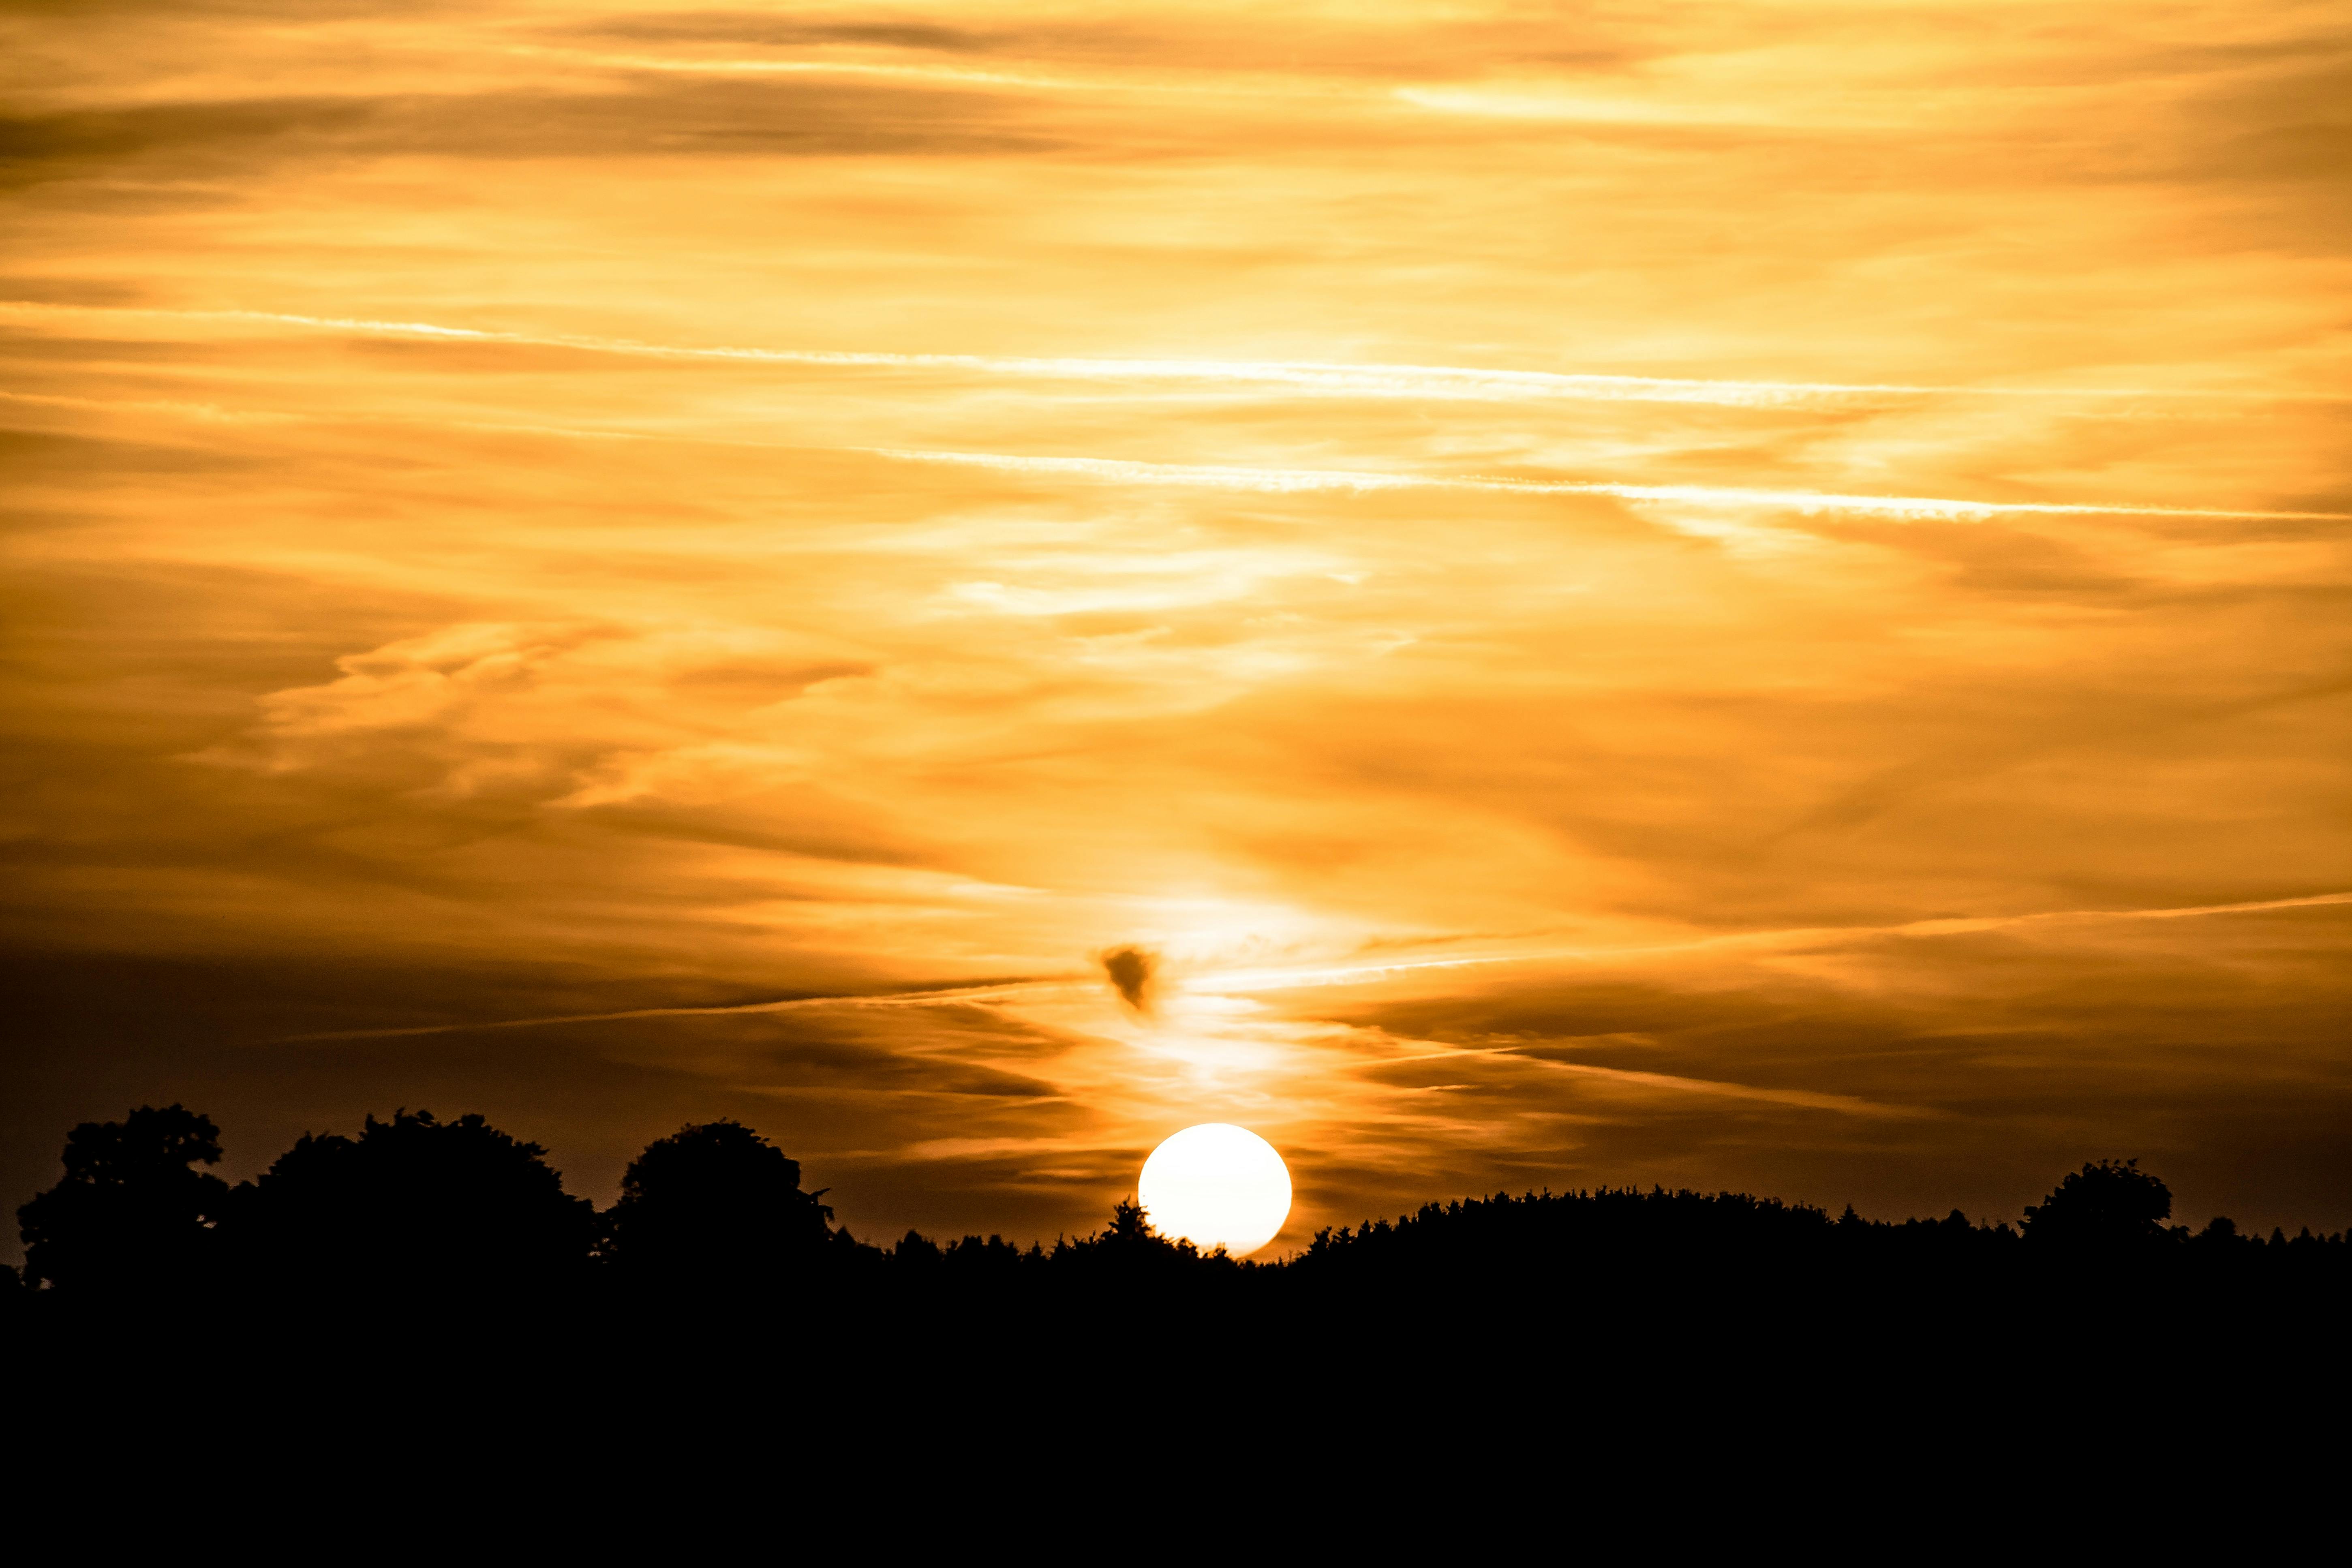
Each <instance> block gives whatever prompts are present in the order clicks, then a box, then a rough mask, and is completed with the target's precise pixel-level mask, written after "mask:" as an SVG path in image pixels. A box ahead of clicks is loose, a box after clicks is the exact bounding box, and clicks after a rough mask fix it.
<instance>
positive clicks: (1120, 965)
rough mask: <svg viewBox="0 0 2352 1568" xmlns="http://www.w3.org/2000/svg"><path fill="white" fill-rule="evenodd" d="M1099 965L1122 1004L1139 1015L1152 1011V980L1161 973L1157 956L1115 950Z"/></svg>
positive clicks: (1145, 950)
mask: <svg viewBox="0 0 2352 1568" xmlns="http://www.w3.org/2000/svg"><path fill="white" fill-rule="evenodd" d="M1100 962H1101V963H1102V967H1103V973H1104V974H1105V975H1106V976H1108V979H1109V981H1110V984H1111V989H1112V990H1114V991H1116V992H1118V999H1119V1000H1120V1001H1122V1002H1124V1003H1126V1004H1127V1005H1129V1007H1132V1008H1133V1009H1135V1011H1137V1012H1139V1013H1149V1012H1150V1011H1151V1006H1152V980H1153V978H1154V976H1155V975H1156V974H1157V973H1158V972H1159V969H1160V955H1159V954H1158V953H1155V952H1152V951H1151V950H1150V949H1149V948H1142V947H1114V948H1112V949H1111V950H1110V951H1109V952H1105V953H1104V954H1103V955H1102V958H1101V960H1100Z"/></svg>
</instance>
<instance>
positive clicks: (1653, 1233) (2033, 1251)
mask: <svg viewBox="0 0 2352 1568" xmlns="http://www.w3.org/2000/svg"><path fill="white" fill-rule="evenodd" d="M221 1158H222V1149H221V1144H220V1134H219V1130H218V1128H217V1127H216V1126H215V1124H214V1122H213V1121H211V1119H210V1118H208V1117H205V1116H203V1115H200V1114H197V1113H196V1112H194V1111H191V1110H186V1109H184V1107H182V1106H179V1105H170V1106H163V1107H160V1108H159V1107H152V1106H142V1107H140V1108H139V1109H137V1110H132V1111H131V1112H130V1113H129V1114H128V1115H127V1116H125V1117H124V1118H123V1119H122V1120H121V1121H100V1122H85V1123H83V1124H81V1125H80V1126H78V1127H76V1128H74V1129H73V1130H72V1131H71V1132H69V1133H68V1135H67V1138H66V1142H65V1148H64V1152H63V1164H64V1174H63V1176H62V1178H61V1179H60V1180H59V1181H58V1183H57V1184H55V1185H54V1186H52V1187H50V1188H49V1189H48V1190H47V1191H46V1192H43V1193H41V1194H38V1195H37V1196H36V1197H34V1198H33V1199H32V1200H31V1201H30V1202H28V1203H26V1204H25V1205H23V1206H22V1207H21V1208H19V1209H18V1210H17V1217H18V1221H19V1225H20V1229H21V1234H22V1236H23V1239H24V1242H25V1247H26V1262H25V1267H24V1268H23V1270H22V1271H21V1272H19V1271H16V1270H11V1271H9V1272H8V1275H7V1278H6V1279H0V1291H5V1296H6V1300H7V1301H8V1303H9V1304H10V1307H11V1310H27V1309H32V1308H33V1307H34V1304H35V1303H53V1304H54V1305H55V1307H56V1308H57V1309H58V1310H63V1309H68V1308H69V1307H70V1306H71V1305H72V1304H73V1303H76V1302H81V1303H89V1304H93V1305H105V1304H110V1303H111V1304H118V1305H119V1304H124V1303H153V1302H157V1301H165V1300H190V1299H194V1298H199V1297H212V1298H230V1299H238V1298H242V1299H247V1300H254V1299H260V1300H276V1301H287V1300H305V1301H309V1302H310V1303H312V1304H313V1305H314V1306H316V1305H319V1304H325V1305H329V1306H331V1305H334V1304H336V1303H341V1304H343V1305H345V1306H348V1307H350V1308H352V1310H362V1309H364V1308H369V1307H372V1306H377V1305H381V1304H383V1303H384V1302H386V1301H389V1300H414V1299H417V1298H438V1299H441V1300H492V1299H501V1298H518V1297H531V1298H534V1299H540V1300H545V1299H547V1298H549V1297H551V1296H555V1297H572V1298H580V1297H595V1296H599V1295H600V1294H601V1295H603V1296H605V1297H614V1298H619V1299H633V1298H655V1299H665V1298H666V1299H670V1300H681V1299H696V1298H699V1299H710V1298H716V1297H734V1298H739V1299H742V1300H766V1299H773V1298H776V1297H779V1296H782V1295H789V1294H791V1293H793V1292H795V1291H806V1290H808V1289H812V1288H816V1287H822V1286H835V1287H840V1288H844V1289H864V1290H866V1291H867V1292H869V1293H873V1292H880V1293H883V1294H894V1295H896V1296H900V1297H903V1296H906V1295H908V1293H910V1292H912V1293H915V1294H920V1293H922V1292H924V1291H927V1290H929V1291H934V1292H936V1291H939V1290H954V1289H963V1290H966V1291H982V1292H985V1291H988V1290H991V1289H997V1290H1011V1291H1026V1292H1030V1293H1033V1294H1034V1293H1036V1292H1040V1291H1042V1292H1045V1293H1048V1294H1050V1293H1052V1292H1053V1291H1054V1290H1055V1289H1058V1288H1060V1287H1061V1286H1063V1285H1065V1284H1083V1283H1085V1282H1089V1281H1091V1282H1095V1283H1105V1282H1113V1283H1117V1284H1119V1285H1121V1286H1134V1285H1138V1284H1143V1285H1148V1286H1150V1287H1152V1288H1154V1289H1160V1290H1162V1291H1175V1292H1178V1293H1180V1294H1184V1295H1187V1296H1188V1298H1189V1297H1199V1298H1200V1299H1202V1300H1209V1299H1211V1298H1216V1297H1222V1298H1223V1299H1227V1300H1244V1299H1246V1298H1248V1297H1250V1296H1251V1295H1253V1294H1255V1296H1256V1297H1257V1298H1258V1299H1261V1300H1264V1299H1268V1297H1269V1293H1274V1294H1281V1293H1285V1292H1287V1293H1289V1294H1290V1295H1291V1296H1293V1297H1300V1298H1301V1299H1303V1297H1301V1293H1304V1296H1306V1297H1313V1296H1318V1295H1320V1294H1323V1293H1326V1292H1328V1291H1329V1290H1331V1289H1342V1290H1346V1291H1363V1290H1368V1289H1369V1290H1374V1291H1377V1290H1381V1289H1388V1290H1408V1291H1423V1292H1430V1291H1435V1292H1441V1293H1442V1292H1444V1291H1447V1290H1455V1289H1483V1288H1488V1287H1495V1288H1502V1287H1515V1288H1521V1289H1531V1290H1538V1291H1549V1290H1575V1289H1589V1288H1590V1286H1591V1282H1592V1281H1595V1280H1611V1281H1622V1282H1625V1286H1626V1288H1629V1289H1658V1288H1660V1287H1661V1285H1662V1282H1670V1281H1682V1280H1687V1279H1691V1278H1693V1277H1696V1276H1701V1275H1703V1276H1706V1277H1707V1278H1708V1279H1717V1280H1723V1279H1738V1280H1742V1281H1746V1282H1748V1283H1749V1284H1751V1285H1753V1284H1757V1283H1758V1282H1766V1283H1769V1282H1771V1281H1780V1282H1783V1283H1786V1282H1789V1281H1804V1280H1813V1281H1822V1282H1826V1281H1831V1280H1853V1279H1881V1280H1884V1279H1912V1280H1923V1279H1924V1280H1931V1281H1941V1282H1945V1283H1947V1284H1955V1285H1960V1286H1966V1285H1970V1284H1975V1285H1982V1284H1986V1283H1988V1282H1998V1281H2002V1280H2012V1279H2022V1278H2026V1277H2029V1276H2031V1277H2034V1278H2042V1277H2046V1276H2048V1275H2049V1274H2050V1273H2051V1271H2053V1270H2058V1271H2061V1272H2063V1271H2066V1270H2073V1271H2074V1272H2075V1273H2077V1274H2079V1273H2080V1272H2081V1271H2082V1270H2084V1269H2086V1268H2089V1269H2100V1270H2105V1271H2109V1272H2111V1273H2112V1272H2116V1271H2125V1272H2129V1273H2133V1274H2134V1275H2136V1276H2137V1277H2139V1278H2142V1279H2159V1278H2165V1279H2175V1280H2177V1281H2181V1282H2186V1283H2189V1284H2194V1285H2203V1286H2207V1287H2210V1286H2212V1285H2214V1284H2215V1283H2216V1282H2228V1281H2231V1280H2239V1281H2271V1282H2278V1281H2288V1282H2293V1283H2296V1284H2300V1285H2306V1286H2318V1287H2320V1288H2323V1289H2326V1290H2328V1291H2330V1292H2334V1291H2336V1290H2340V1289H2343V1288H2344V1287H2346V1286H2347V1284H2352V1233H2346V1232H2337V1233H2334V1234H2326V1235H2315V1234H2314V1233H2313V1232H2311V1231H2310V1230H2309V1229H2308V1228H2305V1229H2304V1230H2302V1231H2301V1232H2299V1233H2298V1234H2297V1235H2295V1236H2294V1237H2288V1236H2286V1235H2285V1234H2284V1231H2283V1230H2281V1229H2273V1231H2272V1232H2271V1233H2270V1235H2269V1236H2268V1237H2261V1236H2255V1235H2250V1234H2246V1233H2242V1232H2241V1231H2240V1230H2239V1228H2238V1227H2237V1226H2235V1225H2233V1224H2232V1223H2231V1221H2230V1220H2228V1219H2225V1218H2217V1219H2214V1220H2212V1221H2211V1222H2210V1223H2209V1224H2207V1225H2206V1226H2203V1227H2201V1228H2200V1229H2197V1230H2194V1231H2192V1230H2191V1229H2190V1227H2189V1226H2185V1225H2177V1224H2173V1223H2172V1195H2171V1193H2170V1192H2169V1190H2168V1188H2167V1187H2166V1185H2165V1184H2164V1183H2163V1182H2162V1181H2161V1180H2159V1179H2158V1177H2157V1176H2155V1175H2154V1174H2152V1173H2147V1172H2145V1171H2142V1170H2141V1169H2139V1167H2138V1164H2137V1162H2135V1161H2112V1160H2103V1161H2097V1162H2094V1163H2088V1164H2085V1165H2084V1166H2083V1167H2082V1168H2081V1169H2080V1170H2078V1171H2075V1172H2074V1173H2070V1174H2068V1175H2066V1176H2065V1177H2064V1178H2063V1180H2062V1181H2060V1182H2059V1183H2058V1184H2057V1185H2056V1187H2055V1188H2054V1189H2053V1191H2052V1192H2051V1193H2050V1194H2049V1195H2048V1196H2047V1197H2046V1198H2044V1199H2043V1200H2042V1202H2041V1203H2040V1204H2037V1205H2032V1207H2029V1208H2028V1209H2026V1210H2025V1212H2024V1214H2023V1215H2021V1218H2020V1220H2019V1222H2018V1223H2017V1224H2015V1225H2011V1224H2009V1223H2007V1222H2005V1221H2001V1222H1988V1223H1982V1224H1979V1223H1976V1222H1972V1221H1970V1220H1969V1218H1968V1217H1967V1216H1966V1215H1962V1214H1961V1213H1959V1212H1958V1210H1954V1211H1953V1212H1952V1213H1951V1214H1950V1215H1947V1216H1946V1217H1945V1218H1943V1219H1939V1220H1923V1219H1910V1220H1905V1221H1902V1222H1899V1223H1892V1222H1886V1221H1874V1220H1864V1219H1863V1218H1862V1217H1860V1216H1859V1215H1856V1214H1855V1212H1854V1211H1853V1208H1852V1207H1850V1206H1849V1207H1848V1208H1847V1209H1846V1210H1845V1211H1844V1212H1843V1214H1842V1215H1835V1216H1832V1215H1830V1214H1829V1213H1828V1212H1827V1211H1826V1210H1824V1209H1821V1208H1817V1207H1813V1206H1811V1205H1803V1204H1790V1203H1783V1202H1781V1201H1780V1200H1779V1199H1773V1198H1759V1197H1755V1196H1751V1195H1749V1194H1742V1193H1713V1194H1706V1193H1698V1192H1692V1191H1674V1192H1669V1191H1666V1190H1664V1189H1663V1188H1658V1187H1653V1188H1651V1189H1649V1190H1646V1191H1643V1190H1640V1189H1635V1188H1632V1187H1626V1188H1601V1189H1598V1190H1590V1191H1576V1192H1567V1193H1558V1194H1555V1193H1550V1192H1543V1193H1528V1194H1520V1195H1517V1196H1513V1195H1511V1194H1504V1193H1498V1194H1494V1195H1493V1196H1491V1197H1474V1198H1465V1199H1460V1200H1456V1201H1454V1202H1451V1203H1446V1204H1437V1203H1431V1204H1427V1205H1423V1207H1422V1208H1421V1209H1420V1210H1418V1211H1417V1212H1415V1213H1412V1214H1409V1215H1399V1216H1397V1218H1396V1219H1395V1220H1394V1221H1390V1220H1388V1219H1385V1218H1381V1219H1375V1220H1371V1221H1369V1222H1367V1223H1365V1224H1363V1225H1361V1226H1352V1227H1348V1228H1341V1229H1326V1230H1321V1231H1318V1232H1317V1233H1316V1234H1315V1236H1314V1237H1313V1239H1312V1241H1311V1243H1310V1244H1309V1245H1308V1246H1307V1247H1306V1248H1305V1249H1304V1250H1303V1251H1301V1252H1300V1253H1298V1254H1297V1255H1296V1256H1295V1257H1293V1258H1290V1259H1289V1260H1287V1261H1286V1262H1281V1263H1271V1264H1261V1263H1255V1262H1239V1261H1236V1260H1234V1259H1233V1258H1229V1257H1226V1256H1225V1255H1224V1254H1223V1251H1222V1250H1220V1251H1216V1252H1213V1253H1209V1254H1205V1255H1204V1254H1202V1252H1201V1251H1199V1250H1198V1249H1197V1248H1195V1247H1192V1245H1191V1244H1190V1243H1189V1242H1182V1241H1171V1240H1170V1239H1168V1238H1166V1237H1161V1236H1160V1235H1158V1234H1157V1233H1156V1232H1155V1231H1154V1230H1153V1228H1152V1226H1151V1224H1150V1216H1149V1215H1147V1214H1146V1213H1145V1212H1144V1211H1143V1210H1142V1209H1141V1208H1139V1206H1138V1205H1136V1204H1135V1203H1134V1202H1133V1201H1132V1200H1123V1201H1121V1202H1120V1203H1119V1204H1118V1205H1116V1206H1115V1207H1114V1208H1113V1210H1112V1212H1111V1214H1110V1215H1109V1216H1108V1220H1107V1222H1106V1223H1105V1224H1104V1226H1103V1227H1102V1228H1101V1229H1100V1230H1099V1231H1097V1232H1095V1233H1093V1234H1091V1235H1087V1236H1082V1237H1057V1238H1056V1239H1055V1242H1054V1243H1053V1244H1052V1245H1051V1246H1050V1247H1048V1246H1045V1245H1043V1244H1041V1243H1032V1244H1031V1245H1029V1246H1028V1247H1020V1246H1018V1245H1015V1244H1013V1243H1011V1242H1007V1241H1005V1240H1004V1239H1003V1237H1000V1236H989V1237H978V1236H965V1237H957V1238H954V1239H951V1240H948V1241H946V1242H944V1243H942V1242H940V1241H936V1240H933V1239H931V1238H929V1237H924V1236H921V1235H919V1234H918V1233H916V1232H914V1231H911V1230H910V1231H908V1233H907V1234H906V1235H905V1236H904V1237H900V1238H899V1239H898V1240H897V1241H896V1242H894V1243H892V1244H890V1245H888V1246H877V1245H875V1244H873V1243H870V1242H866V1241H863V1240H860V1239H858V1238H857V1237H855V1236H853V1235H852V1234H851V1232H850V1230H849V1228H848V1227H847V1226H845V1225H841V1224H839V1223H837V1222H836V1220H835V1215H834V1211H833V1209H832V1207H831V1206H830V1205H827V1204H826V1203H825V1202H824V1197H825V1194H824V1192H823V1191H817V1192H809V1191H805V1190H803V1187H802V1185H801V1169H800V1166H799V1164H798V1163H796V1162H795V1161H793V1160H792V1159H791V1158H789V1157H787V1156H786V1155H785V1154H784V1153H783V1152H782V1150H780V1149H778V1148H777V1147H775V1145H774V1144H772V1142H769V1141H768V1140H767V1139H766V1138H763V1137H762V1136H761V1135H760V1134H759V1133H758V1132H756V1131H752V1130H751V1129H750V1128H748V1127H745V1126H742V1125H741V1124H740V1123H738V1122H734V1121H710V1122H701V1123H695V1124H691V1125H688V1126H686V1127H683V1128H681V1129H679V1130H678V1131H677V1132H675V1133H672V1134H670V1135H669V1136H667V1137H665V1138H661V1139H657V1140H656V1141H655V1142H652V1143H651V1144H649V1145H647V1146H646V1149H645V1150H644V1152H641V1153H640V1154H639V1155H638V1156H637V1158H636V1159H635V1161H633V1162H632V1163H630V1165H629V1167H628V1170H627V1173H626V1174H625V1177H624V1179H623V1181H622V1184H621V1191H620V1195H619V1197H618V1199H617V1200H616V1201H615V1202H614V1204H613V1205H611V1206H610V1207H609V1208H606V1209H604V1210H602V1211H599V1210H598V1209H597V1208H596V1207H595V1206H594V1205H592V1204H591V1203H589V1202H588V1200H586V1199H584V1198H581V1197H578V1196H575V1195H573V1194H569V1193H567V1192H565V1191H564V1190H563V1184H562V1178H561V1176H560V1175H559V1173H557V1172H556V1171H555V1170H554V1169H553V1168H552V1167H551V1166H550V1165H549V1164H548V1163H547V1152H546V1151H545V1150H544V1149H542V1148H541V1147H540V1146H539V1145H538V1144H536V1143H532V1142H525V1141H523V1140H520V1139H517V1138H515V1137H513V1136H512V1135H510V1134H509V1133H507V1132H505V1131H501V1130H499V1129H498V1128H496V1127H493V1126H491V1125H490V1124H489V1123H488V1121H485V1120H484V1119H483V1118H482V1117H480V1116H478V1115H466V1116H460V1117H458V1118H457V1119H455V1120H454V1121H441V1120H438V1119H436V1117H435V1116H434V1115H433V1114H432V1113H430V1112H429V1111H425V1110H415V1111H410V1110H399V1111H396V1112H394V1114H393V1115H392V1117H391V1118H390V1119H388V1120H383V1121H379V1120H377V1119H376V1118H375V1117H373V1116H370V1117H369V1118H368V1119H367V1120H366V1121H365V1123H364V1125H363V1126H362V1129H361V1131H360V1132H359V1134H358V1136H356V1137H345V1136H342V1135H340V1134H334V1133H325V1134H319V1133H313V1134H308V1135H306V1136H304V1137H303V1138H301V1139H300V1140H299V1141H298V1142H296V1143H295V1145H294V1146H293V1147H292V1148H291V1149H289V1150H288V1151H287V1152H285V1153H284V1154H282V1155H280V1156H279V1157H278V1160H277V1161H276V1162H275V1163H272V1164H271V1165H270V1166H269V1167H268V1170H267V1171H265V1172H263V1173H261V1174H260V1175H259V1176H257V1177H255V1178H254V1179H253V1180H251V1181H247V1182H242V1183H239V1184H236V1185H235V1186H232V1185H230V1184H228V1183H226V1182H225V1181H223V1180H222V1179H221V1178H220V1177H218V1176H216V1175H215V1174H213V1173H211V1172H210V1171H209V1170H207V1169H205V1168H204V1167H208V1166H211V1165H215V1164H217V1163H219V1162H220V1160H221ZM37 1310H50V1308H49V1307H48V1306H42V1307H39V1308H38V1309H37Z"/></svg>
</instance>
